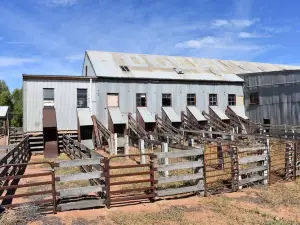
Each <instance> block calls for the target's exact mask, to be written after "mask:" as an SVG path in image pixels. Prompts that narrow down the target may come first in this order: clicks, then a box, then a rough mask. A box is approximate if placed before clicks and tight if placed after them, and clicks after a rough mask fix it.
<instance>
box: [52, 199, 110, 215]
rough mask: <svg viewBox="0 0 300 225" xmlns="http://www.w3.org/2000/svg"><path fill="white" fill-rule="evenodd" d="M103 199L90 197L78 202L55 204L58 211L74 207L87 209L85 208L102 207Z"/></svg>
mask: <svg viewBox="0 0 300 225" xmlns="http://www.w3.org/2000/svg"><path fill="white" fill-rule="evenodd" d="M104 206H105V205H104V200H103V199H90V200H81V201H78V202H69V203H63V204H59V205H58V206H57V210H58V211H60V212H63V211H68V210H74V209H87V208H96V207H104Z"/></svg>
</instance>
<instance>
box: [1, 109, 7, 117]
mask: <svg viewBox="0 0 300 225" xmlns="http://www.w3.org/2000/svg"><path fill="white" fill-rule="evenodd" d="M7 112H8V106H0V118H6V115H7Z"/></svg>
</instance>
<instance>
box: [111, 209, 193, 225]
mask: <svg viewBox="0 0 300 225" xmlns="http://www.w3.org/2000/svg"><path fill="white" fill-rule="evenodd" d="M185 209H187V208H186V207H182V206H181V207H179V206H172V207H170V208H168V209H164V210H161V211H159V212H143V213H134V214H133V213H130V214H128V213H118V214H110V215H109V218H110V219H111V220H112V221H113V222H114V223H115V224H120V225H132V224H134V225H145V224H186V225H187V224H189V223H185V221H184V220H185V219H184V211H185Z"/></svg>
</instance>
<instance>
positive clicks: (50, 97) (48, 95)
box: [43, 88, 54, 107]
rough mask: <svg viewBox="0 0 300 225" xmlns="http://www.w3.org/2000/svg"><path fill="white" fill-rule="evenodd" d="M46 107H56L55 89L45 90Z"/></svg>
mask: <svg viewBox="0 0 300 225" xmlns="http://www.w3.org/2000/svg"><path fill="white" fill-rule="evenodd" d="M43 100H44V106H47V107H54V88H43Z"/></svg>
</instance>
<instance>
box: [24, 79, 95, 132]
mask: <svg viewBox="0 0 300 225" xmlns="http://www.w3.org/2000/svg"><path fill="white" fill-rule="evenodd" d="M43 88H54V101H55V109H56V117H57V127H58V130H77V112H76V108H77V88H86V89H88V106H89V104H90V100H89V99H90V83H89V80H79V81H77V80H57V81H54V80H25V81H24V82H23V102H24V104H23V114H24V115H23V123H24V125H23V126H24V132H38V131H42V130H43V124H42V116H43V115H42V109H43ZM94 90H95V84H94V83H93V85H92V93H93V94H94V97H93V98H92V102H93V103H92V104H93V107H92V108H93V110H95V109H96V101H95V99H94V98H95V91H94Z"/></svg>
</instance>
